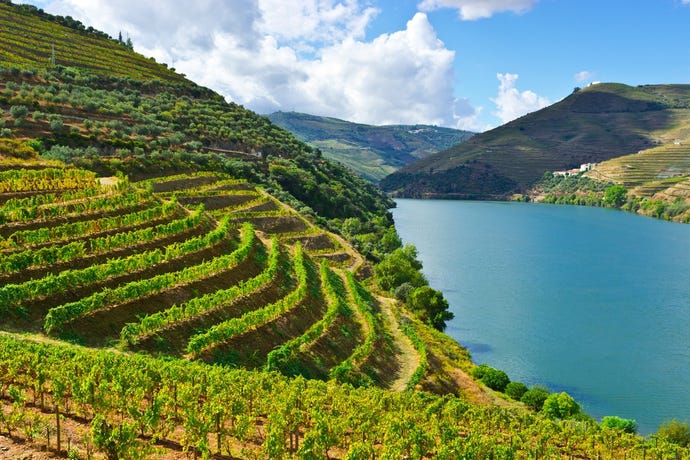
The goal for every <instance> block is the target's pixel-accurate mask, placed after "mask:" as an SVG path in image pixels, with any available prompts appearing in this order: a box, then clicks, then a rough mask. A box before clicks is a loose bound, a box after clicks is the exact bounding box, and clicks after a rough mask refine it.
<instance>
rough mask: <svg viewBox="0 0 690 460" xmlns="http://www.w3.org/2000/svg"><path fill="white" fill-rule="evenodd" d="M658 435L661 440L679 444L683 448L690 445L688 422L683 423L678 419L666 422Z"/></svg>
mask: <svg viewBox="0 0 690 460" xmlns="http://www.w3.org/2000/svg"><path fill="white" fill-rule="evenodd" d="M656 435H657V436H658V437H659V438H660V439H664V440H666V441H668V442H671V443H673V444H678V445H679V446H681V447H687V446H688V445H690V426H689V425H688V422H681V421H679V420H676V419H673V420H670V421H668V422H664V423H662V424H661V426H660V427H659V431H657V432H656Z"/></svg>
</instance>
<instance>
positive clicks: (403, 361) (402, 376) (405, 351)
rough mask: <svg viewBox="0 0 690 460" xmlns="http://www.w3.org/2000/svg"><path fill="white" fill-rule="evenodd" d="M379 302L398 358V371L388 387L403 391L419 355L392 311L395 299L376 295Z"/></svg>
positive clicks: (417, 363)
mask: <svg viewBox="0 0 690 460" xmlns="http://www.w3.org/2000/svg"><path fill="white" fill-rule="evenodd" d="M377 298H378V300H379V303H380V304H381V312H382V313H383V316H384V318H385V322H386V328H387V329H388V330H389V331H390V333H391V337H392V338H393V341H394V342H395V345H396V346H397V348H398V352H399V355H398V356H397V358H398V359H399V360H400V372H399V373H398V376H397V378H396V379H395V380H394V381H393V382H392V383H391V385H390V387H389V389H390V390H392V391H403V390H405V389H406V388H407V382H409V381H410V378H412V374H414V372H415V371H416V370H417V368H418V367H419V364H420V357H419V353H418V352H417V350H416V349H415V348H414V346H413V345H412V341H411V340H410V339H409V337H407V336H406V335H405V334H404V333H403V331H402V330H401V329H400V325H399V324H398V321H397V320H396V319H395V315H394V314H393V311H392V309H391V308H392V304H393V302H395V300H393V299H391V298H389V297H383V296H377Z"/></svg>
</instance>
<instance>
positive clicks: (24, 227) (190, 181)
mask: <svg viewBox="0 0 690 460" xmlns="http://www.w3.org/2000/svg"><path fill="white" fill-rule="evenodd" d="M22 166H24V165H22ZM42 166H43V167H42ZM0 179H1V180H0V184H2V190H1V191H0V203H3V205H2V207H1V208H0V222H2V225H0V251H1V253H2V258H1V259H0V261H1V262H2V263H1V264H0V270H1V273H0V280H1V281H2V282H1V283H0V284H1V285H2V287H0V305H2V307H1V309H0V315H1V316H2V324H3V325H4V328H5V329H6V330H15V331H17V330H22V331H32V332H34V333H39V334H47V335H48V336H51V337H55V338H61V339H66V340H69V341H73V342H77V343H82V344H86V345H89V346H96V347H104V346H115V347H118V348H120V349H124V350H126V349H131V350H143V351H148V352H151V353H154V354H166V355H172V356H177V357H182V358H187V359H192V360H195V359H201V360H203V361H206V362H210V363H223V364H228V365H232V366H240V367H245V368H252V369H264V368H269V369H280V370H282V371H283V372H285V373H288V374H290V375H293V374H294V375H304V376H307V377H317V378H322V379H328V378H335V379H337V380H339V381H348V382H351V383H354V384H363V383H367V384H376V385H380V386H384V387H385V386H389V385H391V384H392V383H393V382H394V381H396V379H397V377H398V376H399V374H400V372H399V371H400V369H401V368H402V364H401V362H400V359H399V357H398V356H399V353H400V350H401V348H404V347H407V348H408V349H409V345H408V344H406V343H405V344H403V345H402V346H401V345H400V344H399V343H396V341H395V340H393V339H391V338H390V337H389V336H391V334H390V331H389V330H388V329H387V326H388V325H389V324H394V326H393V327H397V322H395V321H394V322H393V323H390V319H389V320H387V321H384V320H383V316H384V314H383V312H382V311H381V309H380V308H379V305H378V302H377V301H376V300H375V299H374V297H373V296H372V295H371V294H369V293H368V291H367V290H366V289H364V288H363V287H362V286H361V285H360V284H359V283H358V282H357V281H356V280H355V278H354V277H353V276H352V275H351V273H353V272H354V271H356V270H357V269H358V268H359V267H360V266H361V265H362V263H363V260H362V258H361V256H359V255H358V254H357V253H356V252H355V251H354V250H353V249H352V248H351V247H350V246H349V245H348V244H347V243H346V242H345V241H344V240H342V238H339V237H336V236H335V235H333V234H330V233H327V232H324V231H323V230H321V229H319V228H318V227H316V226H314V225H313V224H312V223H311V222H309V221H307V220H306V219H305V218H304V217H302V216H300V215H299V214H297V213H296V212H295V211H294V210H292V209H290V208H289V207H287V206H286V205H284V204H283V203H281V202H280V201H278V200H276V199H275V198H273V197H272V196H270V195H269V194H267V193H265V192H263V191H261V190H259V189H257V188H256V187H255V186H252V185H250V184H249V183H248V182H246V181H244V180H238V179H234V178H231V177H229V176H227V175H223V174H218V173H199V174H194V175H188V174H185V175H177V176H164V177H159V178H156V179H150V180H146V181H142V182H138V183H133V184H130V183H129V182H128V181H127V180H126V179H123V178H118V179H115V180H112V179H111V180H97V178H96V175H95V174H94V173H92V172H89V171H85V170H80V169H75V168H66V167H55V166H52V167H48V166H47V165H41V164H34V165H33V169H29V168H25V167H21V168H20V167H19V166H17V167H14V168H13V167H11V164H5V165H3V170H2V171H0ZM103 184H106V185H103ZM344 269H347V271H345V270H344ZM334 270H335V271H334ZM346 273H347V274H349V275H347V276H346ZM418 361H419V360H418ZM419 365H420V366H421V365H422V363H421V362H420V364H419ZM420 377H421V376H418V378H417V381H416V382H410V381H409V378H411V376H409V375H408V376H407V377H406V378H408V382H406V383H408V384H410V385H412V386H413V385H415V384H416V383H418V382H419V380H420Z"/></svg>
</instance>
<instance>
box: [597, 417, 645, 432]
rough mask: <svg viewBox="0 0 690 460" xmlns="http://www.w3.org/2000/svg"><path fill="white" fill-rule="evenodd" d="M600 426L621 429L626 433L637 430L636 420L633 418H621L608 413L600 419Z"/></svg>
mask: <svg viewBox="0 0 690 460" xmlns="http://www.w3.org/2000/svg"><path fill="white" fill-rule="evenodd" d="M601 426H602V427H604V428H612V429H614V430H621V431H624V432H626V433H635V432H636V431H637V422H636V421H635V420H632V419H628V418H621V417H618V416H616V415H608V416H606V417H604V418H603V419H601Z"/></svg>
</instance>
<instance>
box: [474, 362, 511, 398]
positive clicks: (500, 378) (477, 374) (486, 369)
mask: <svg viewBox="0 0 690 460" xmlns="http://www.w3.org/2000/svg"><path fill="white" fill-rule="evenodd" d="M472 377H474V378H475V379H479V380H481V382H482V383H483V384H484V385H486V386H487V387H489V388H491V389H492V390H496V391H501V392H502V391H505V389H506V386H507V385H508V384H509V383H510V379H509V378H508V374H506V373H505V372H503V371H501V370H499V369H494V368H493V367H491V366H489V365H488V364H481V365H479V366H477V367H475V368H474V369H472Z"/></svg>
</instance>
